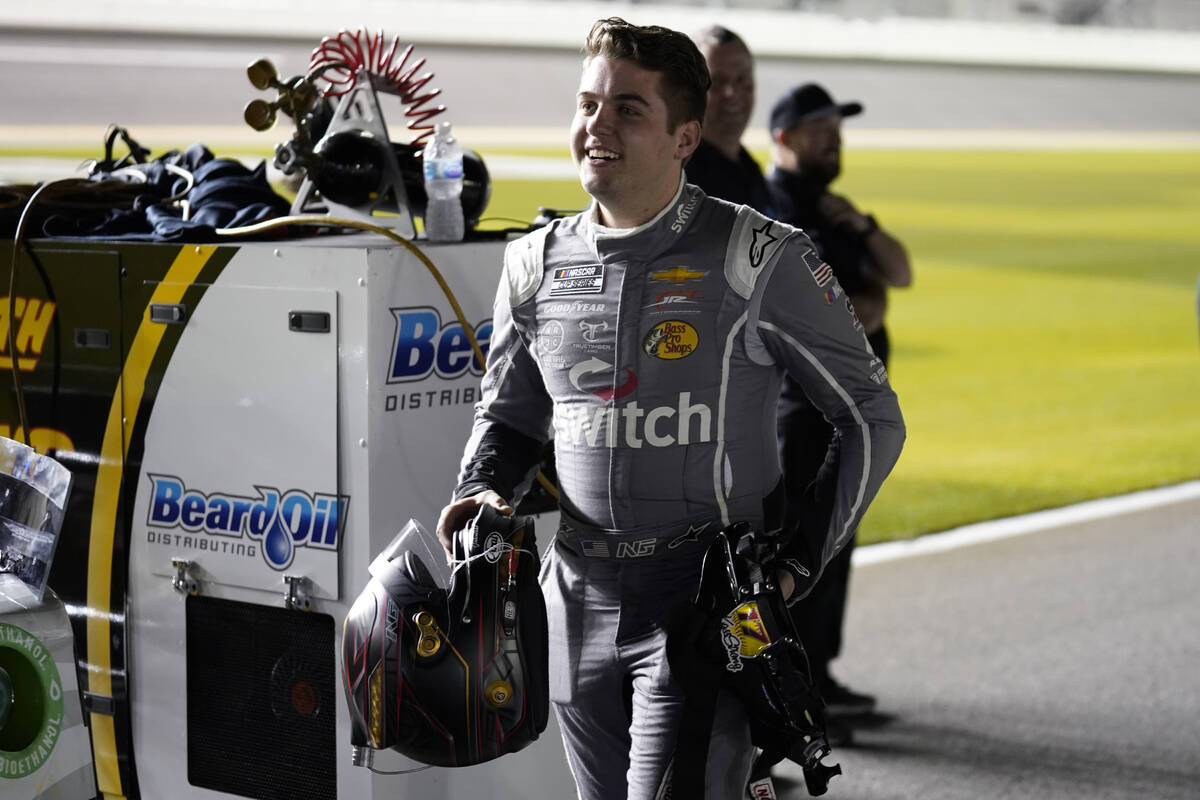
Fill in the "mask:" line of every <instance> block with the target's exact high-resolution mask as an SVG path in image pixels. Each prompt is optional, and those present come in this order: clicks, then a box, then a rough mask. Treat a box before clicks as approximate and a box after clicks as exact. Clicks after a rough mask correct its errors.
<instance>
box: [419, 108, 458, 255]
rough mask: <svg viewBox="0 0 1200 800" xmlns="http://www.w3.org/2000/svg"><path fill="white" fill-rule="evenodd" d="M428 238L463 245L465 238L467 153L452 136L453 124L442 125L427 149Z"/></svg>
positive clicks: (426, 233) (426, 232)
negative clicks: (465, 155) (464, 184)
mask: <svg viewBox="0 0 1200 800" xmlns="http://www.w3.org/2000/svg"><path fill="white" fill-rule="evenodd" d="M424 158H425V195H426V197H427V198H428V199H427V201H426V204H425V238H427V239H429V241H431V242H461V241H462V238H463V231H464V227H465V226H464V224H463V208H462V190H463V151H462V148H461V147H460V146H459V144H458V140H457V139H455V138H454V137H453V136H451V135H450V123H449V122H439V123H438V126H437V130H436V131H435V133H434V136H433V138H432V139H430V140H429V143H428V144H427V145H425V157H424Z"/></svg>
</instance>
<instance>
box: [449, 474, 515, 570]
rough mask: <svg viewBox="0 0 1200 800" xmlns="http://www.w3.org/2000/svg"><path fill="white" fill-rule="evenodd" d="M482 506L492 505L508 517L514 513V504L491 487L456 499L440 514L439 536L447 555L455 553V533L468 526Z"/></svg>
mask: <svg viewBox="0 0 1200 800" xmlns="http://www.w3.org/2000/svg"><path fill="white" fill-rule="evenodd" d="M480 506H491V507H492V508H494V509H496V510H497V511H499V512H500V513H501V514H503V515H504V516H506V517H507V516H511V515H512V513H513V509H512V506H510V505H509V504H508V503H507V502H506V501H505V499H504V498H503V497H501V496H500V495H498V494H497V493H496V492H493V491H492V490H491V489H484V490H483V491H482V492H478V493H476V494H473V495H471V496H470V497H464V498H462V499H461V500H455V501H454V502H453V503H451V504H450V505H448V506H446V507H445V508H443V509H442V513H441V514H439V515H438V523H437V538H438V541H439V542H441V543H442V547H443V549H445V551H446V554H447V555H453V554H454V534H455V533H457V532H458V531H461V530H462V529H463V528H465V527H466V526H467V523H468V522H470V521H471V519H472V518H473V517H474V516H475V515H476V514H478V513H479V508H480Z"/></svg>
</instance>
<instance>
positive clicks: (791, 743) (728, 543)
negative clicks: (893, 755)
mask: <svg viewBox="0 0 1200 800" xmlns="http://www.w3.org/2000/svg"><path fill="white" fill-rule="evenodd" d="M778 546H779V539H778V536H774V535H770V534H765V533H762V532H761V531H755V530H753V529H752V528H751V526H750V525H749V524H748V523H745V522H738V523H734V524H733V525H731V526H730V527H728V528H726V529H725V530H722V531H720V532H719V533H718V534H717V535H716V537H715V538H714V540H713V542H712V544H711V545H710V546H709V548H708V551H707V552H706V553H705V556H704V566H703V568H702V571H701V578H700V588H699V590H698V592H697V596H696V601H695V605H696V607H697V609H698V610H699V612H700V614H701V617H702V619H704V622H703V624H701V625H700V626H698V627H697V629H696V630H695V632H694V634H693V639H692V641H691V644H692V646H693V647H694V648H696V649H698V650H699V651H700V653H701V655H702V657H704V658H706V659H707V660H708V663H709V664H710V665H712V666H713V667H715V668H717V670H719V673H720V678H719V681H720V684H721V685H722V686H723V687H725V688H726V689H727V690H728V691H730V692H731V693H732V694H734V695H736V696H737V697H738V699H739V700H741V702H742V704H743V706H744V707H745V709H746V715H747V717H748V718H749V721H750V735H751V739H752V741H753V743H754V745H755V746H756V747H758V748H760V749H761V751H762V752H761V753H760V755H759V757H758V759H757V760H756V762H755V765H754V769H753V770H752V772H751V778H752V781H751V787H752V789H753V787H754V786H755V783H759V782H763V781H769V780H770V767H771V765H773V764H775V763H777V762H778V761H780V760H782V759H783V758H785V757H786V758H791V759H792V760H794V761H796V762H798V763H799V764H800V766H801V767H802V769H803V771H804V781H805V784H806V787H807V789H808V792H809V794H811V795H814V796H816V795H821V794H824V793H825V791H826V790H827V788H828V784H829V780H830V778H832V777H833V776H835V775H839V774H841V771H842V770H841V767H840V766H838V765H837V764H832V765H826V764H824V763H823V762H822V759H824V758H825V757H826V756H828V755H830V752H831V750H830V747H829V743H828V740H827V738H826V734H825V715H824V706H825V704H824V701H823V700H822V699H821V696H820V694H819V693H818V692H817V690H816V688H815V687H814V684H813V679H812V673H811V670H810V668H809V664H808V657H807V655H806V654H805V652H804V647H803V645H802V644H801V642H800V637H799V636H798V634H797V633H796V628H795V624H794V622H793V621H792V617H791V614H790V613H789V612H788V609H787V604H786V603H785V602H784V600H783V596H782V594H781V593H780V589H779V585H778V582H777V581H776V580H775V576H774V574H773V573H774V570H773V568H772V562H773V561H774V559H775V557H776V555H777V551H778ZM753 796H755V797H758V796H760V795H759V794H754V795H753ZM765 796H774V795H765Z"/></svg>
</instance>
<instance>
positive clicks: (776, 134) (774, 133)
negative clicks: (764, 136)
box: [771, 128, 787, 147]
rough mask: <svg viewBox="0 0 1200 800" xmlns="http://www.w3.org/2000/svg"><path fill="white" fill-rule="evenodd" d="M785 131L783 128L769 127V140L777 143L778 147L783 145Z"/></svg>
mask: <svg viewBox="0 0 1200 800" xmlns="http://www.w3.org/2000/svg"><path fill="white" fill-rule="evenodd" d="M785 133H787V131H785V130H784V129H783V128H772V129H771V141H772V142H774V143H775V144H777V145H779V146H780V147H784V146H785V145H784V143H783V134H785Z"/></svg>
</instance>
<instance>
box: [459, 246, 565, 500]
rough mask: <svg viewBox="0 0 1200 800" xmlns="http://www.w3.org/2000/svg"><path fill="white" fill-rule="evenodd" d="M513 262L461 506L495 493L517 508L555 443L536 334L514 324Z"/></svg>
mask: <svg viewBox="0 0 1200 800" xmlns="http://www.w3.org/2000/svg"><path fill="white" fill-rule="evenodd" d="M511 258H513V256H512V255H511V251H510V254H506V257H505V267H504V274H503V275H502V276H501V280H500V286H499V288H498V290H497V292H496V301H495V304H494V306H493V330H492V339H491V347H490V349H489V350H488V354H487V371H486V372H485V373H484V375H483V380H482V382H481V390H482V392H481V393H482V399H481V400H480V402H479V403H478V404H476V406H475V421H474V425H473V426H472V430H471V436H470V438H469V439H468V440H467V444H466V447H465V448H464V452H463V458H462V464H461V467H460V470H459V476H458V485H457V486H456V487H455V489H454V499H455V500H458V499H460V498H462V497H466V496H468V495H471V494H475V493H476V492H479V491H482V490H484V489H492V490H493V491H495V492H496V493H497V494H499V495H500V496H501V497H503V498H504V499H505V500H507V501H508V502H509V503H510V504H512V505H514V506H515V505H516V504H517V503H518V502H519V501H520V499H521V498H522V497H523V496H524V495H525V493H526V492H527V491H528V490H529V486H530V484H531V483H532V482H533V478H534V476H535V475H536V474H537V467H538V464H539V460H540V454H541V452H542V448H543V445H545V443H546V442H547V441H548V440H549V438H550V436H549V431H550V420H551V413H552V409H553V404H552V402H551V399H550V396H549V394H548V393H547V392H546V387H545V384H544V383H543V381H542V374H541V371H540V370H539V368H538V365H537V363H536V361H535V360H534V358H533V356H532V355H531V354H530V352H529V346H530V344H531V343H532V332H530V331H522V330H521V326H520V325H519V324H518V323H517V321H516V320H515V319H514V314H513V309H512V301H511V299H510V297H511V293H510V290H509V283H510V281H509V272H510V270H511V269H513V268H514V267H513V264H512V263H511V261H510V259H511ZM527 337H529V338H527Z"/></svg>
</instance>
